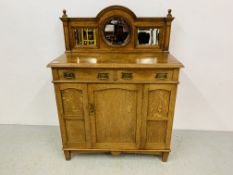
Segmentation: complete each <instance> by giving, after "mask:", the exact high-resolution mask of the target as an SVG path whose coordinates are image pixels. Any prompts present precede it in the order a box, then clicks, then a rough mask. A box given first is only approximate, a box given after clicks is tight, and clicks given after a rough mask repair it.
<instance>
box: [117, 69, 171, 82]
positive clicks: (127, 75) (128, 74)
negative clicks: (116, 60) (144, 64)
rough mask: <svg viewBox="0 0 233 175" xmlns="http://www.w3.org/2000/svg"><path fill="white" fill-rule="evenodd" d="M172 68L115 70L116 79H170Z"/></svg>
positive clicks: (152, 80)
mask: <svg viewBox="0 0 233 175" xmlns="http://www.w3.org/2000/svg"><path fill="white" fill-rule="evenodd" d="M172 76H173V70H172V69H146V70H144V69H125V70H124V69H122V70H118V71H117V77H118V78H117V79H118V81H128V82H130V81H141V82H143V81H150V82H154V81H171V80H172Z"/></svg>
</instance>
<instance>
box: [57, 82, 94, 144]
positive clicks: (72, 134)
mask: <svg viewBox="0 0 233 175" xmlns="http://www.w3.org/2000/svg"><path fill="white" fill-rule="evenodd" d="M55 89H56V96H57V103H58V111H59V119H60V125H61V130H62V133H63V134H62V138H63V144H64V146H65V147H66V146H68V147H73V146H74V147H75V146H78V147H80V148H88V147H90V143H91V142H90V121H89V117H88V112H87V85H86V84H56V85H55Z"/></svg>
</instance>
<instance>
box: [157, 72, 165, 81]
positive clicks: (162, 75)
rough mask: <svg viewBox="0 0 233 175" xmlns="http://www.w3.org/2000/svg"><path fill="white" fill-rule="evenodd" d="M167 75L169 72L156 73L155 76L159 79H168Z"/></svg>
mask: <svg viewBox="0 0 233 175" xmlns="http://www.w3.org/2000/svg"><path fill="white" fill-rule="evenodd" d="M167 75H168V73H166V72H161V73H156V75H155V78H156V79H157V80H166V79H167Z"/></svg>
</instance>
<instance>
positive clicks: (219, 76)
mask: <svg viewBox="0 0 233 175" xmlns="http://www.w3.org/2000/svg"><path fill="white" fill-rule="evenodd" d="M115 4H118V5H124V6H126V7H128V8H130V9H131V10H132V11H134V12H135V14H136V15H137V16H145V17H147V16H165V15H166V14H167V9H168V8H171V9H172V10H173V12H172V14H173V15H174V16H175V18H176V19H175V20H174V22H173V26H172V34H171V45H170V51H171V53H172V54H174V55H175V56H176V57H177V58H179V60H181V61H182V62H183V63H184V65H185V69H183V70H182V71H181V79H180V81H181V84H180V86H179V91H178V98H177V105H176V112H175V123H174V127H175V128H177V129H202V130H232V131H233V112H232V111H233V68H232V64H233V20H232V7H233V2H232V1H231V0H221V1H213V0H204V1H203V0H195V1H187V0H143V1H142V0H124V1H116V0H98V1H94V0H93V1H91V0H85V1H83V0H82V1H81V0H69V1H65V0H50V1H48V0H40V1H35V0H34V1H32V0H21V1H14V0H0V17H1V23H0V26H1V27H0V61H1V62H0V63H1V68H0V77H1V81H0V82H1V84H0V123H2V124H33V125H57V124H58V120H57V114H56V105H55V97H54V92H53V86H52V84H51V72H50V70H49V69H48V68H46V64H47V63H48V62H50V61H51V60H52V59H53V58H55V57H56V56H59V55H60V54H62V53H63V52H64V40H63V29H62V23H61V22H60V20H59V19H58V17H59V16H61V15H62V9H63V8H65V9H67V13H68V15H69V16H83V17H85V16H90V17H94V16H95V15H96V14H97V13H98V12H99V11H100V10H102V9H103V8H105V7H106V6H109V5H115Z"/></svg>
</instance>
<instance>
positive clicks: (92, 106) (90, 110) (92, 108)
mask: <svg viewBox="0 0 233 175" xmlns="http://www.w3.org/2000/svg"><path fill="white" fill-rule="evenodd" d="M94 111H95V109H94V105H93V104H89V112H90V113H93V112H94Z"/></svg>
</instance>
